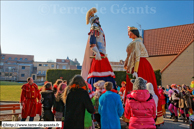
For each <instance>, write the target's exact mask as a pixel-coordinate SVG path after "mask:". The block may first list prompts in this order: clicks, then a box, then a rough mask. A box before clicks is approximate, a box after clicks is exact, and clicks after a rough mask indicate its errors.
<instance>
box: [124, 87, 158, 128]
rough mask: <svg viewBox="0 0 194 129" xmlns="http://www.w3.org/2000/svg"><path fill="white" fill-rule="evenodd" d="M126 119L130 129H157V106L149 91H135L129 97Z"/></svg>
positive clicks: (126, 104)
mask: <svg viewBox="0 0 194 129" xmlns="http://www.w3.org/2000/svg"><path fill="white" fill-rule="evenodd" d="M125 117H126V118H127V119H129V129H140V128H141V129H151V128H153V129H155V128H156V126H155V121H154V119H155V118H156V105H155V102H154V99H153V98H152V96H151V95H150V93H149V91H148V90H134V91H132V92H131V94H129V95H127V99H126V103H125Z"/></svg>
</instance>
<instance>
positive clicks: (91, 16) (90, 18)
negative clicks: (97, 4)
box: [86, 8, 100, 26]
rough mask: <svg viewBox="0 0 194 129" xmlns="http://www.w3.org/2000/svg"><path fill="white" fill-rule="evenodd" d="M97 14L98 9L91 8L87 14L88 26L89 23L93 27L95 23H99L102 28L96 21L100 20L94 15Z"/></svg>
mask: <svg viewBox="0 0 194 129" xmlns="http://www.w3.org/2000/svg"><path fill="white" fill-rule="evenodd" d="M96 12H97V9H96V8H91V9H90V10H89V11H88V12H87V13H86V24H87V25H88V24H89V23H90V24H91V25H92V24H93V23H94V22H95V23H97V24H98V25H99V26H100V22H99V21H98V22H96V20H99V17H98V16H97V15H94V13H96Z"/></svg>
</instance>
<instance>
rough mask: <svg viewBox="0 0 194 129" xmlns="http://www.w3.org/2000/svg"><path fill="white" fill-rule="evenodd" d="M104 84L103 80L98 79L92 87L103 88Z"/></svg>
mask: <svg viewBox="0 0 194 129" xmlns="http://www.w3.org/2000/svg"><path fill="white" fill-rule="evenodd" d="M104 84H105V81H103V80H99V81H97V82H96V83H94V87H96V88H97V87H99V88H101V89H103V88H104Z"/></svg>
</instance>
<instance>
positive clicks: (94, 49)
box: [92, 46, 102, 60]
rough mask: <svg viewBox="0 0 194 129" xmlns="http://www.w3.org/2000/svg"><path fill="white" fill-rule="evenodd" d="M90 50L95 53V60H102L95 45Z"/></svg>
mask: <svg viewBox="0 0 194 129" xmlns="http://www.w3.org/2000/svg"><path fill="white" fill-rule="evenodd" d="M92 51H93V52H94V53H95V54H96V57H95V58H96V60H102V58H101V55H100V52H99V50H98V48H97V47H96V46H94V47H92Z"/></svg>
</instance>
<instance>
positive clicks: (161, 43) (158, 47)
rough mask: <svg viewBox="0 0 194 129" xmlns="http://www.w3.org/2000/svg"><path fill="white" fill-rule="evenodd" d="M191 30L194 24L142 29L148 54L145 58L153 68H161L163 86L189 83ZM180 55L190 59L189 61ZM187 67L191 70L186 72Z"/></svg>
mask: <svg viewBox="0 0 194 129" xmlns="http://www.w3.org/2000/svg"><path fill="white" fill-rule="evenodd" d="M193 30H194V24H186V25H179V26H171V27H165V28H158V29H151V30H144V32H143V39H144V45H145V47H146V49H147V51H148V54H149V57H148V58H147V59H148V61H149V62H150V63H151V65H152V67H153V69H154V70H158V69H160V70H161V75H162V85H163V86H166V85H167V84H172V83H176V84H183V83H184V84H187V85H189V84H190V82H191V80H192V79H191V78H192V76H194V75H193V74H192V73H194V71H192V70H193V67H194V64H193V63H192V61H193V59H194V58H193V52H194V50H192V41H193V39H194V33H193ZM183 50H184V51H183ZM187 51H188V52H187ZM186 55H187V56H188V57H187V56H186ZM182 57H184V58H187V59H190V61H189V60H185V59H184V58H182ZM180 64H181V65H180ZM188 66H189V67H188ZM177 68H178V69H177ZM188 69H190V70H191V71H192V72H191V71H190V72H189V73H188V74H187V72H188ZM175 71H176V72H175ZM175 73H176V74H175ZM182 75H183V76H182ZM180 80H182V81H180Z"/></svg>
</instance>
